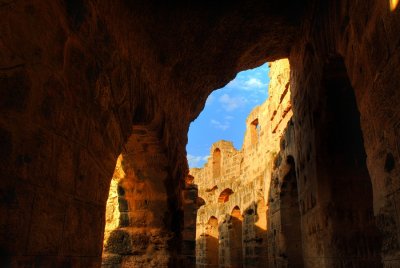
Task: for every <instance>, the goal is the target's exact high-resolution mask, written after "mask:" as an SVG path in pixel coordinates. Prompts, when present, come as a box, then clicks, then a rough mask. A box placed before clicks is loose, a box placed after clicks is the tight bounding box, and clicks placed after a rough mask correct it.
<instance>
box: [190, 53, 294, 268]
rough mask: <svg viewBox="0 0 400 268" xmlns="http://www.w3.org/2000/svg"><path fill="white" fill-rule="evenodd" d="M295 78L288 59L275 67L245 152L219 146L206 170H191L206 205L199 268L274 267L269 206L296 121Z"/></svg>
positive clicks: (250, 122)
mask: <svg viewBox="0 0 400 268" xmlns="http://www.w3.org/2000/svg"><path fill="white" fill-rule="evenodd" d="M289 74H290V68H289V62H288V60H287V59H283V60H279V61H276V62H273V63H270V73H269V76H270V84H269V89H268V95H269V98H268V100H267V101H266V102H265V103H263V104H262V105H261V106H259V107H256V108H254V109H253V111H252V112H251V113H250V115H249V116H248V117H247V120H246V122H247V124H246V125H247V129H246V133H245V135H244V142H243V145H242V148H241V150H236V149H235V148H234V147H233V145H232V143H230V142H227V141H219V142H216V143H214V144H213V146H212V148H211V151H210V157H209V159H208V161H207V163H206V164H205V166H204V167H203V168H201V169H198V168H193V169H191V170H190V174H191V175H193V177H194V183H196V184H197V185H198V187H199V196H200V197H201V198H203V199H204V202H205V205H204V206H202V207H201V208H200V209H199V210H198V216H197V224H196V238H197V241H196V243H197V244H196V246H197V247H196V257H197V260H196V264H197V266H198V267H217V265H220V266H221V267H242V266H244V267H267V266H268V261H267V256H268V251H267V249H268V248H267V234H268V232H267V229H269V228H267V227H268V226H267V216H266V215H267V206H266V205H267V200H268V198H269V195H268V189H269V187H270V182H271V174H272V171H273V161H274V159H275V156H276V155H277V153H278V152H279V150H280V140H281V137H282V135H283V131H284V130H285V127H286V125H287V123H288V121H289V120H290V118H291V116H292V111H291V102H290V89H289ZM265 75H267V74H265ZM265 90H267V89H265ZM265 198H266V199H265ZM212 219H215V222H216V223H215V224H216V226H217V227H215V228H217V229H216V230H214V229H215V228H214V227H213V226H212V225H210V222H214V221H212ZM210 230H211V231H210ZM218 245H219V246H218ZM268 246H271V247H272V245H268ZM210 247H212V248H210ZM300 251H301V249H300ZM215 254H217V255H215ZM270 257H271V258H270V259H273V256H270ZM213 265H214V266H213Z"/></svg>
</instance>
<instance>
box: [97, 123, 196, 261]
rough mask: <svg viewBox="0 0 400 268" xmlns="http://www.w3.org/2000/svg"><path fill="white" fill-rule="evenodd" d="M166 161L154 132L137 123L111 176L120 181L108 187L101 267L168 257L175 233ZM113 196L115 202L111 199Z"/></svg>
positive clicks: (159, 259)
mask: <svg viewBox="0 0 400 268" xmlns="http://www.w3.org/2000/svg"><path fill="white" fill-rule="evenodd" d="M154 159H157V161H154ZM166 166H167V158H166V157H165V154H164V150H163V147H162V146H161V145H160V143H159V142H158V140H157V138H156V136H155V135H154V133H153V132H152V131H151V130H149V129H148V128H147V127H146V126H136V127H133V128H132V135H131V136H130V137H129V139H128V142H127V144H126V146H125V150H124V152H123V153H122V154H121V155H120V156H119V158H118V161H117V165H116V168H115V171H114V176H113V180H112V182H114V181H116V182H117V187H115V186H114V187H113V184H115V183H112V185H111V187H110V193H109V198H108V204H110V205H109V206H107V211H106V215H107V217H106V219H107V221H106V227H105V240H104V249H103V261H102V267H104V268H108V267H120V266H122V267H124V266H127V267H146V266H147V267H154V266H157V265H163V264H165V263H168V262H169V260H168V259H169V258H170V253H169V244H170V243H171V238H172V237H173V234H172V233H171V229H170V228H169V227H168V215H169V214H170V213H169V208H168V202H167V199H168V193H167V189H166V187H165V181H166V180H168V172H167V169H166ZM190 180H191V178H189V177H188V178H187V180H186V181H187V182H188V185H190V183H191V181H190ZM194 193H195V194H196V193H197V191H195V192H194ZM115 196H117V197H118V199H117V201H118V203H117V204H116V202H115V201H114V203H113V201H112V200H113V199H114V200H115ZM196 197H197V195H195V196H193V197H192V198H193V199H196ZM115 210H118V212H119V213H115ZM182 220H183V219H182Z"/></svg>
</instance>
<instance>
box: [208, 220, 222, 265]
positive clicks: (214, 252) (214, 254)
mask: <svg viewBox="0 0 400 268" xmlns="http://www.w3.org/2000/svg"><path fill="white" fill-rule="evenodd" d="M218 239H219V233H218V219H217V218H216V217H214V216H211V217H210V219H209V220H208V222H207V226H206V246H205V253H206V264H207V267H218V252H219V243H218Z"/></svg>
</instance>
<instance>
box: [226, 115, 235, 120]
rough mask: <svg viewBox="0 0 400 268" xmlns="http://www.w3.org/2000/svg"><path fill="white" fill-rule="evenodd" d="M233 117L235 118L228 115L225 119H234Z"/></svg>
mask: <svg viewBox="0 0 400 268" xmlns="http://www.w3.org/2000/svg"><path fill="white" fill-rule="evenodd" d="M233 119H235V117H233V116H232V115H227V116H225V120H229V121H230V120H233Z"/></svg>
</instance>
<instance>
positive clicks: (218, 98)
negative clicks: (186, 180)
mask: <svg viewBox="0 0 400 268" xmlns="http://www.w3.org/2000/svg"><path fill="white" fill-rule="evenodd" d="M268 71H269V68H268V63H265V64H263V65H262V66H260V67H258V68H255V69H251V70H247V71H243V72H240V73H238V74H237V75H236V77H235V79H233V80H232V81H231V82H229V83H228V84H227V85H226V86H225V87H223V88H221V89H218V90H215V91H214V92H213V93H211V95H210V96H209V97H208V99H207V102H206V105H205V107H204V110H203V111H202V112H201V114H200V115H199V117H197V119H196V120H195V121H193V122H192V123H191V124H190V128H189V141H188V144H187V146H186V151H187V158H188V162H189V167H202V166H203V165H204V163H205V162H206V160H207V157H208V156H209V154H210V148H211V145H212V144H213V143H214V142H217V141H219V140H228V141H232V142H233V145H234V146H235V148H236V149H241V148H242V142H243V137H244V132H245V129H246V118H247V116H248V115H249V113H250V111H251V110H252V109H253V108H254V107H255V106H256V105H260V104H261V103H263V102H264V101H265V100H266V98H267V95H268V83H269V77H268Z"/></svg>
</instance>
